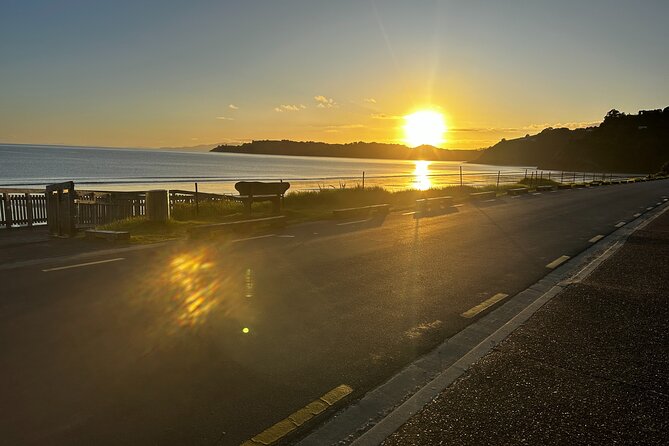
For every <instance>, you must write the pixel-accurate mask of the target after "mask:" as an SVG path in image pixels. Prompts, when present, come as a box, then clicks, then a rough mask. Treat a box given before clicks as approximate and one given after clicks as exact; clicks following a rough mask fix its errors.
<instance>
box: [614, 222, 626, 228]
mask: <svg viewBox="0 0 669 446" xmlns="http://www.w3.org/2000/svg"><path fill="white" fill-rule="evenodd" d="M626 223H627V222H624V221H621V222H620V223H618V224H616V225H615V227H616V228H622V227H623V226H625V224H626Z"/></svg>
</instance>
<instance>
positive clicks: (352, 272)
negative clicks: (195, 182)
mask: <svg viewBox="0 0 669 446" xmlns="http://www.w3.org/2000/svg"><path fill="white" fill-rule="evenodd" d="M666 195H669V182H668V181H656V182H648V183H637V184H628V185H619V186H609V187H599V188H592V189H583V190H570V191H558V192H553V193H544V194H542V195H530V196H522V197H518V198H503V199H498V200H496V201H493V202H488V203H480V204H478V205H474V204H466V205H463V206H461V207H458V208H457V210H456V212H453V213H450V214H446V215H441V216H436V217H430V218H423V219H419V220H414V219H413V217H412V216H410V215H401V214H391V215H390V216H389V217H388V218H386V219H385V221H370V222H363V223H353V224H347V225H336V224H335V223H332V222H325V223H318V224H308V225H301V226H297V227H293V228H288V229H286V230H284V231H281V232H280V233H277V235H279V236H272V237H266V238H261V239H256V240H247V241H240V242H236V243H230V242H220V243H215V244H214V243H209V244H199V245H193V244H186V243H174V244H170V245H166V246H163V247H159V248H154V249H141V250H130V251H120V252H116V253H105V254H103V255H99V256H97V257H89V258H86V259H67V258H61V259H58V260H45V261H44V262H42V263H34V264H30V265H28V266H17V267H11V265H7V264H6V265H4V267H3V265H0V296H1V298H0V382H2V392H0V395H1V396H0V439H1V442H2V443H4V444H50V445H51V444H205V445H213V444H231V445H237V444H240V443H241V442H243V441H244V440H247V439H248V438H251V437H252V436H254V435H256V434H257V433H259V432H260V431H262V430H263V429H265V428H267V427H269V426H271V425H272V424H274V423H276V422H277V421H279V420H281V419H283V418H285V417H286V416H288V415H289V414H291V413H292V412H294V411H296V410H297V409H299V408H300V407H303V406H304V405H306V404H308V403H309V402H310V401H312V400H314V399H315V398H318V397H319V396H320V395H322V394H324V393H325V392H327V391H329V390H330V389H332V388H334V387H336V386H338V385H340V384H347V385H349V386H351V387H352V388H353V390H354V391H353V394H352V396H351V398H355V397H356V396H361V395H362V394H364V392H365V391H367V390H369V389H370V388H373V387H374V386H375V385H377V384H379V383H380V382H382V381H384V380H385V379H387V378H389V377H390V376H391V375H392V374H393V373H394V372H395V371H397V370H398V369H400V368H401V367H402V366H403V365H405V364H407V363H409V362H410V361H412V360H413V359H415V358H416V357H417V356H419V355H421V354H422V353H425V352H426V351H428V350H429V349H430V348H432V347H433V346H435V345H437V344H439V343H440V342H442V341H443V340H444V339H445V338H447V337H449V336H451V335H453V334H454V333H456V332H458V331H459V330H461V329H462V328H463V327H464V326H466V325H467V324H468V323H470V322H471V321H473V320H476V317H474V318H464V317H462V316H461V314H462V313H463V312H465V311H467V310H469V309H471V308H472V307H474V306H476V305H478V304H480V303H481V302H483V301H485V300H486V299H488V298H490V297H491V296H493V295H495V294H497V293H505V294H509V295H513V294H514V293H517V292H519V291H521V290H523V289H525V288H526V287H528V286H529V285H531V284H533V283H534V282H536V281H537V280H538V279H540V278H541V277H542V276H544V275H545V274H546V273H547V272H548V271H549V269H547V267H546V265H548V264H549V263H551V262H553V261H554V260H555V259H557V258H559V257H561V256H564V255H566V256H573V255H575V254H577V253H578V252H580V251H582V250H583V249H585V248H587V247H588V246H590V243H591V242H589V240H590V239H592V237H594V236H597V235H600V234H601V235H606V234H608V233H610V232H612V231H614V230H615V229H616V227H615V225H616V224H618V223H620V222H625V221H630V220H631V219H633V218H634V217H633V215H634V214H635V213H642V212H644V211H645V210H646V208H647V207H649V206H653V205H655V204H656V203H657V202H658V201H659V200H660V199H661V198H662V197H663V196H666ZM98 261H104V263H95V264H88V265H85V266H80V265H81V264H82V263H90V262H98ZM73 266H74V267H73ZM64 267H66V268H65V269H59V268H64ZM45 270H46V271H45ZM491 308H494V307H491ZM485 311H489V309H488V310H485ZM480 314H484V313H480Z"/></svg>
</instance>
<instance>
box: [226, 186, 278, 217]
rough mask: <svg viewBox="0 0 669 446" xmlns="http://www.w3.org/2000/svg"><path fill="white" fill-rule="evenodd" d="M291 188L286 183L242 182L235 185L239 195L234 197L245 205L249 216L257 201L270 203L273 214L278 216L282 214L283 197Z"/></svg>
mask: <svg viewBox="0 0 669 446" xmlns="http://www.w3.org/2000/svg"><path fill="white" fill-rule="evenodd" d="M289 188H290V183H284V182H274V183H262V182H260V181H240V182H238V183H236V184H235V189H237V192H239V195H238V196H233V198H234V199H235V200H239V201H241V202H243V203H244V205H245V206H246V211H247V213H248V214H249V215H250V214H251V205H252V204H253V202H255V201H270V202H271V203H272V212H273V213H275V214H278V213H279V212H281V203H282V202H283V196H284V194H285V193H286V191H287V190H288V189H289Z"/></svg>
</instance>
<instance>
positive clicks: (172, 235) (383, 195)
mask: <svg viewBox="0 0 669 446" xmlns="http://www.w3.org/2000/svg"><path fill="white" fill-rule="evenodd" d="M544 181H545V182H546V181H548V180H544ZM551 183H554V182H551ZM542 184H544V183H543V182H542ZM545 184H550V183H548V182H546V183H545ZM522 185H524V184H506V185H502V186H500V188H499V192H504V190H506V189H510V188H514V187H520V186H522ZM488 190H497V188H496V187H495V186H494V185H493V186H484V187H472V186H463V187H460V186H450V187H443V188H436V189H428V190H425V191H419V190H413V189H410V190H401V191H394V192H393V191H389V190H387V189H384V188H382V187H368V188H365V189H362V188H361V187H353V188H342V189H324V190H320V191H304V192H293V193H291V194H288V195H286V197H285V199H284V215H286V216H287V218H288V221H289V222H291V223H299V222H306V221H316V220H326V219H329V218H331V217H332V211H333V210H334V209H342V208H352V207H360V206H368V205H371V204H381V203H388V204H390V206H391V207H392V208H393V209H394V210H407V209H412V208H413V207H414V205H415V202H416V200H418V199H421V198H431V197H440V196H446V195H450V196H452V197H453V198H454V201H456V202H462V201H464V200H465V199H467V197H468V195H469V194H470V193H472V192H482V191H488ZM268 215H271V205H270V203H268V202H262V203H254V204H253V210H252V217H249V216H248V215H246V214H245V212H244V207H243V205H242V203H240V202H238V201H217V202H202V203H200V204H199V206H198V208H196V207H195V205H192V204H184V203H178V204H176V205H175V206H174V208H173V210H172V218H171V220H170V221H169V222H167V223H157V222H149V221H147V220H146V218H144V217H139V218H132V219H126V220H121V221H117V222H114V223H111V224H108V225H105V226H103V227H101V229H107V230H112V231H129V232H130V234H131V236H132V241H133V242H135V243H151V242H157V241H162V240H169V239H176V238H183V237H185V236H186V234H187V231H188V228H191V227H193V226H196V225H201V224H207V223H222V222H226V221H236V220H243V219H247V218H260V217H264V216H268Z"/></svg>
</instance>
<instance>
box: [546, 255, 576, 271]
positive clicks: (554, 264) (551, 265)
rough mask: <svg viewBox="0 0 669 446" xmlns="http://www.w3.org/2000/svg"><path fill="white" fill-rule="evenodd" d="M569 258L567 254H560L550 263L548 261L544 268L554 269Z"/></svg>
mask: <svg viewBox="0 0 669 446" xmlns="http://www.w3.org/2000/svg"><path fill="white" fill-rule="evenodd" d="M569 259H570V257H569V256H560V257H558V258H557V259H555V260H553V261H552V262H551V263H549V264H548V265H546V268H550V269H555V268H557V267H558V266H560V265H562V264H563V263H564V262H566V261H567V260H569Z"/></svg>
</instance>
